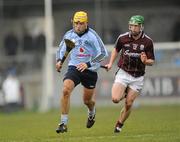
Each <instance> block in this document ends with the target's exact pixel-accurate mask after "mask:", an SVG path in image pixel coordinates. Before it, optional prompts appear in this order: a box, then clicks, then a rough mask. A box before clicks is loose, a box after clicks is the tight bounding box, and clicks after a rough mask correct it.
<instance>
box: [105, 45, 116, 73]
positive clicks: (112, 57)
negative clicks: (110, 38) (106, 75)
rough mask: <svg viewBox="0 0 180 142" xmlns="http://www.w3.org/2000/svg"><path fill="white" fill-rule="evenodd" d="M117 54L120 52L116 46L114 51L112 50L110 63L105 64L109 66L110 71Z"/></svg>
mask: <svg viewBox="0 0 180 142" xmlns="http://www.w3.org/2000/svg"><path fill="white" fill-rule="evenodd" d="M117 55H118V52H117V51H116V48H114V49H113V51H112V52H111V58H110V61H109V63H108V64H106V65H105V67H107V70H108V71H109V70H110V69H111V68H112V65H113V63H114V61H115V59H116V57H117Z"/></svg>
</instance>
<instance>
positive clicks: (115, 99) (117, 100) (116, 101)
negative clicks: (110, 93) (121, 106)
mask: <svg viewBox="0 0 180 142" xmlns="http://www.w3.org/2000/svg"><path fill="white" fill-rule="evenodd" d="M112 101H113V103H119V101H120V99H117V98H112Z"/></svg>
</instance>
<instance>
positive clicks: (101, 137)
mask: <svg viewBox="0 0 180 142" xmlns="http://www.w3.org/2000/svg"><path fill="white" fill-rule="evenodd" d="M118 136H121V137H126V138H141V137H153V136H154V135H153V134H139V135H132V136H130V135H125V136H124V135H120V134H114V135H109V136H79V137H76V136H73V137H71V136H69V135H67V140H83V139H84V140H91V139H94V138H96V139H111V138H117V137H118ZM59 139H61V138H60V137H59V138H51V139H48V140H49V141H51V140H52V141H54V140H59ZM63 139H64V140H65V139H66V136H63Z"/></svg>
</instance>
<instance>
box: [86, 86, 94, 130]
mask: <svg viewBox="0 0 180 142" xmlns="http://www.w3.org/2000/svg"><path fill="white" fill-rule="evenodd" d="M94 90H95V89H88V88H85V87H84V94H83V101H84V104H85V105H86V106H87V108H88V120H87V124H86V127H87V128H91V127H92V126H93V125H94V122H95V115H96V110H95V100H94V99H93V95H94Z"/></svg>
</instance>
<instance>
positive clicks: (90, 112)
mask: <svg viewBox="0 0 180 142" xmlns="http://www.w3.org/2000/svg"><path fill="white" fill-rule="evenodd" d="M95 113H96V109H95V107H93V110H91V111H90V110H89V109H88V114H89V115H90V116H92V115H94V114H95Z"/></svg>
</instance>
